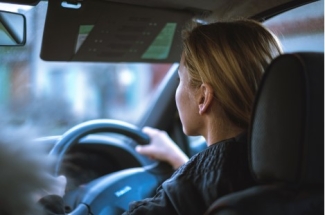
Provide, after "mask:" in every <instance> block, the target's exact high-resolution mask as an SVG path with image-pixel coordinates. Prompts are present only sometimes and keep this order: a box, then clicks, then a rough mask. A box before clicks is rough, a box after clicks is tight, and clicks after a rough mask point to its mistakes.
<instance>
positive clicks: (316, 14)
mask: <svg viewBox="0 0 325 215" xmlns="http://www.w3.org/2000/svg"><path fill="white" fill-rule="evenodd" d="M264 25H265V26H266V27H268V28H269V29H270V30H271V31H272V32H273V33H274V34H275V35H276V36H277V37H278V38H279V40H280V41H281V43H282V45H283V50H284V52H297V51H318V52H323V51H324V1H317V2H313V3H310V4H306V5H303V6H300V7H298V8H295V9H292V10H290V11H287V12H285V13H282V14H279V15H277V16H275V17H273V18H271V19H269V20H267V21H266V22H265V23H264Z"/></svg>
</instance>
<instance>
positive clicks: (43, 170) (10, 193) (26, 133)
mask: <svg viewBox="0 0 325 215" xmlns="http://www.w3.org/2000/svg"><path fill="white" fill-rule="evenodd" d="M0 128H1V129H0V169H1V172H0V203H1V204H0V214H3V215H35V214H39V215H40V214H43V213H44V211H43V208H41V207H40V206H39V205H38V204H37V199H38V198H40V197H41V196H40V194H44V193H43V192H44V191H46V190H55V189H57V186H58V184H57V181H56V180H55V178H54V177H53V176H51V172H50V171H51V168H52V167H53V164H54V162H55V159H54V158H52V157H49V156H48V154H47V151H46V148H44V146H42V145H39V143H38V144H37V143H36V142H32V141H31V139H32V138H33V137H34V136H33V135H31V133H33V132H31V130H30V129H27V128H26V129H25V128H23V129H17V128H15V129H8V128H6V127H5V126H0Z"/></svg>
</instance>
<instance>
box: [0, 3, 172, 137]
mask: <svg viewBox="0 0 325 215" xmlns="http://www.w3.org/2000/svg"><path fill="white" fill-rule="evenodd" d="M0 9H1V10H7V11H15V12H20V13H22V14H24V15H25V16H26V18H27V42H26V45H25V46H22V47H0V56H1V58H0V85H1V90H0V115H1V122H2V123H3V122H4V123H6V125H8V126H12V127H14V128H16V127H19V126H22V125H26V124H27V125H32V126H36V127H37V128H38V129H39V130H40V133H41V134H42V135H44V136H46V135H59V134H62V133H63V132H64V131H66V130H67V129H69V128H71V127H72V126H74V125H76V124H78V123H81V122H83V121H86V120H91V119H98V118H110V119H118V120H123V121H126V122H129V123H133V124H136V123H137V122H138V121H139V120H140V119H141V118H142V117H143V115H144V114H145V112H146V109H147V107H148V105H149V104H150V102H151V99H152V98H153V95H154V94H155V90H156V89H157V86H158V85H159V83H160V82H161V80H162V79H163V78H164V76H165V74H166V73H167V71H168V70H169V68H170V67H171V66H172V64H146V63H141V64H140V63H132V64H129V63H116V64H112V63H89V62H88V63H83V62H47V61H43V60H41V59H40V50H41V42H42V34H43V28H44V22H45V16H46V11H47V2H45V1H41V2H40V3H39V4H38V5H37V6H35V7H26V6H24V7H20V6H15V7H13V6H12V5H10V4H0ZM61 33H64V32H61ZM54 36H55V35H54Z"/></svg>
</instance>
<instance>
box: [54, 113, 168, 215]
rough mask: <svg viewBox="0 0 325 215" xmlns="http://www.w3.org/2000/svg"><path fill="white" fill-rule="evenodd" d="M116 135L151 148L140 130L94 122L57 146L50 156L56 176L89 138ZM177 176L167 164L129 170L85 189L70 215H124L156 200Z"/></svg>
mask: <svg viewBox="0 0 325 215" xmlns="http://www.w3.org/2000/svg"><path fill="white" fill-rule="evenodd" d="M99 132H112V133H118V134H122V135H125V136H127V137H130V138H132V139H133V140H135V141H136V142H137V143H138V144H149V142H150V138H149V136H148V135H146V134H145V133H143V132H142V131H141V130H140V129H139V128H137V127H136V126H134V125H132V124H129V123H126V122H122V121H118V120H109V119H100V120H91V121H87V122H84V123H81V124H79V125H77V126H75V127H72V128H71V129H69V130H68V131H67V132H65V133H64V134H63V135H62V136H61V138H60V139H59V140H58V141H57V142H56V144H55V145H54V147H53V148H52V150H51V151H50V156H55V157H57V159H58V162H57V163H56V165H55V169H54V175H55V176H58V174H59V171H60V168H61V165H62V162H63V158H64V157H65V154H66V153H67V151H68V150H69V149H70V148H71V147H72V146H74V145H76V144H78V142H79V140H80V139H81V138H83V137H85V136H87V135H89V134H93V133H99ZM172 172H173V169H172V167H171V166H170V165H169V164H167V163H165V162H156V163H154V164H152V165H149V166H145V167H136V168H129V169H125V170H120V171H117V172H113V173H110V174H107V175H105V176H102V177H100V178H97V179H95V180H93V181H91V182H90V183H88V184H86V185H85V186H84V187H81V188H79V189H81V190H79V191H78V197H77V198H76V199H74V204H75V209H74V210H73V211H72V212H71V213H69V214H70V215H88V214H111V215H114V214H121V213H123V212H124V211H126V210H127V209H128V205H129V203H130V202H131V201H138V200H141V199H144V198H147V197H150V196H153V194H154V192H155V190H156V188H157V187H158V186H159V185H160V184H161V183H162V182H163V181H164V180H166V179H167V178H168V177H169V176H170V175H171V173H172Z"/></svg>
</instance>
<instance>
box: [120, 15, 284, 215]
mask: <svg viewBox="0 0 325 215" xmlns="http://www.w3.org/2000/svg"><path fill="white" fill-rule="evenodd" d="M183 46H184V47H183V54H182V57H181V62H180V66H179V71H178V74H179V78H180V82H179V86H178V88H177V91H176V96H175V97H176V104H177V108H178V112H179V116H180V119H181V122H182V125H183V131H184V133H185V134H187V135H202V136H203V137H204V138H205V140H206V143H207V145H208V148H207V149H206V150H204V151H203V152H201V153H199V154H197V155H195V156H193V157H192V158H191V159H190V160H189V161H187V160H188V158H187V157H186V155H184V153H182V152H181V150H180V149H178V148H176V146H175V144H174V143H173V142H172V141H171V140H170V138H169V137H168V136H167V134H166V133H165V132H163V131H159V130H156V129H152V128H144V130H143V131H144V132H146V133H147V134H148V135H149V136H150V137H151V139H152V141H151V144H150V145H149V146H139V147H137V151H138V152H139V153H142V154H145V155H148V156H150V157H153V158H156V159H159V160H164V161H167V162H169V163H171V164H172V166H173V167H174V168H175V169H177V170H176V172H175V173H174V174H173V176H172V177H171V178H170V179H168V180H166V181H165V182H164V183H163V184H162V186H161V187H160V188H159V189H158V191H157V193H156V195H155V196H154V197H153V198H149V199H145V200H142V201H140V202H134V203H131V204H130V208H129V211H127V212H125V213H124V214H125V215H126V214H155V215H157V214H169V215H172V214H186V215H190V214H193V215H194V214H203V213H204V212H205V211H206V210H207V208H208V206H209V205H210V204H211V203H212V202H213V201H214V200H216V199H217V198H219V197H221V196H223V195H226V194H228V193H231V192H235V191H238V190H241V189H244V188H247V187H249V186H252V185H253V184H254V181H253V179H252V177H251V175H250V172H249V168H248V158H247V144H246V131H247V129H248V125H249V122H250V113H251V108H252V104H253V100H254V96H255V93H256V91H257V87H258V84H259V81H260V80H261V77H262V73H263V71H264V69H265V68H266V67H267V65H268V64H269V63H270V61H271V60H272V59H273V58H274V57H276V56H278V55H279V54H280V53H281V48H280V46H279V45H278V42H277V40H276V39H275V38H274V37H273V35H272V34H271V33H270V32H269V31H268V30H266V29H265V28H264V27H263V26H262V25H260V24H259V23H257V22H255V21H251V20H237V21H229V22H217V23H213V24H209V25H200V26H195V27H194V28H192V29H190V30H185V31H184V34H183ZM171 151H172V152H173V153H171ZM183 164H184V165H183ZM179 166H181V167H179ZM178 167H179V168H178Z"/></svg>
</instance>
